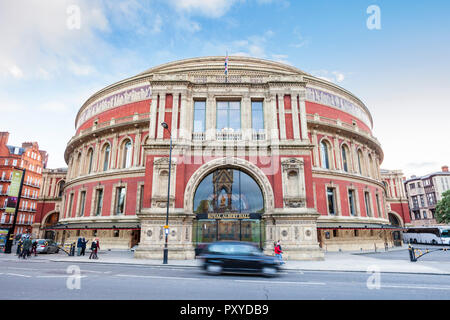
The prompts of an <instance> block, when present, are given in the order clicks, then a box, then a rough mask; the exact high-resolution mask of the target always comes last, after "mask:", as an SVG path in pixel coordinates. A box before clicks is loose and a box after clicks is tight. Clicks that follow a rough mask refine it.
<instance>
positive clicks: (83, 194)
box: [79, 191, 86, 217]
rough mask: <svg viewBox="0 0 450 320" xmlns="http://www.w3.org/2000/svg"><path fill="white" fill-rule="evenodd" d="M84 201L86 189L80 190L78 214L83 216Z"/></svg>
mask: <svg viewBox="0 0 450 320" xmlns="http://www.w3.org/2000/svg"><path fill="white" fill-rule="evenodd" d="M85 202H86V191H81V193H80V213H79V216H80V217H82V216H84V205H85Z"/></svg>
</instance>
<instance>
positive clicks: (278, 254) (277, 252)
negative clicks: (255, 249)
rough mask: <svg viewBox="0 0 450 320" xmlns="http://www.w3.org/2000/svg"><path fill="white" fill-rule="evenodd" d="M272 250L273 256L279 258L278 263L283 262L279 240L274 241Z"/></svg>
mask: <svg viewBox="0 0 450 320" xmlns="http://www.w3.org/2000/svg"><path fill="white" fill-rule="evenodd" d="M274 251H275V256H276V257H278V259H279V260H280V264H284V261H283V256H282V253H283V250H282V249H281V244H280V240H278V242H277V243H274Z"/></svg>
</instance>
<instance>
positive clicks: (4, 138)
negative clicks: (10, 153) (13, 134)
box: [0, 131, 9, 145]
mask: <svg viewBox="0 0 450 320" xmlns="http://www.w3.org/2000/svg"><path fill="white" fill-rule="evenodd" d="M8 139H9V132H5V131H3V132H0V145H6V144H8Z"/></svg>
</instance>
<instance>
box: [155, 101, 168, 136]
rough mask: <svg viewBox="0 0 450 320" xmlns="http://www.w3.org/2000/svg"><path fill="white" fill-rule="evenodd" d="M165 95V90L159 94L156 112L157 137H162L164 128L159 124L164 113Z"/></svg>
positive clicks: (162, 120)
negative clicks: (157, 111) (157, 110)
mask: <svg viewBox="0 0 450 320" xmlns="http://www.w3.org/2000/svg"><path fill="white" fill-rule="evenodd" d="M166 97H167V92H162V93H161V94H160V96H159V113H158V123H157V124H156V126H157V135H156V138H157V139H162V138H163V136H164V128H163V126H162V125H161V123H162V122H164V115H165V113H166Z"/></svg>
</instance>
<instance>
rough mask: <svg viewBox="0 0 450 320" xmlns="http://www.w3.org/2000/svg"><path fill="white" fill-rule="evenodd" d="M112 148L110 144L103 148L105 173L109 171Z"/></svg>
mask: <svg viewBox="0 0 450 320" xmlns="http://www.w3.org/2000/svg"><path fill="white" fill-rule="evenodd" d="M110 151H111V148H110V146H109V144H106V145H105V146H104V147H103V151H102V154H103V171H106V170H108V169H109V154H110Z"/></svg>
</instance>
